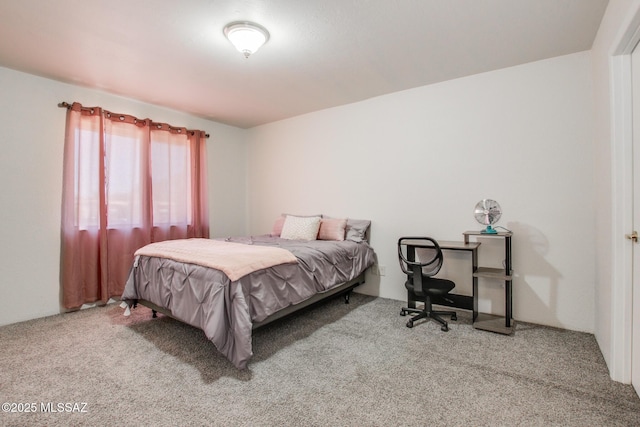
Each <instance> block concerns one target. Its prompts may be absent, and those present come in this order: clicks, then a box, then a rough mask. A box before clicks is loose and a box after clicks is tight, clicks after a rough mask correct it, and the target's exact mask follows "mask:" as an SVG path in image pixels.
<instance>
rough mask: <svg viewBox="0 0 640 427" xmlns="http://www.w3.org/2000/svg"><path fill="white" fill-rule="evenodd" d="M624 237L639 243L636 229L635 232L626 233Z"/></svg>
mask: <svg viewBox="0 0 640 427" xmlns="http://www.w3.org/2000/svg"><path fill="white" fill-rule="evenodd" d="M624 237H626V238H627V239H629V240H633V242H634V243H638V232H637V231H635V230H633V233H631V234H625V235H624Z"/></svg>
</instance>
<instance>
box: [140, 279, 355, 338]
mask: <svg viewBox="0 0 640 427" xmlns="http://www.w3.org/2000/svg"><path fill="white" fill-rule="evenodd" d="M364 276H365V272H364V271H363V272H362V273H361V274H360V275H359V276H358V277H356V278H354V279H352V280H350V281H348V282H345V283H343V284H341V285H338V286H334V287H333V288H331V289H329V290H327V291H324V292H320V293H317V294H315V295H313V296H312V297H311V298H308V299H306V300H304V301H302V302H300V303H298V304H295V305H290V306H288V307H285V308H283V309H282V310H279V311H276V312H275V313H273V314H272V315H270V316H267V317H266V318H265V319H264V320H262V321H261V322H255V323H253V326H252V329H253V330H256V329H258V328H260V327H262V326H265V325H267V324H269V323H271V322H273V321H275V320H278V319H281V318H283V317H287V316H290V315H291V314H293V313H296V312H298V311H300V310H303V309H305V308H307V307H309V306H311V305H314V304H317V303H320V302H322V301H326V300H329V299H331V298H333V297H337V296H339V295H344V303H345V304H349V297H350V296H351V292H352V291H353V289H354V288H355V287H357V286H360V285H362V284H363V283H364ZM138 304H140V305H143V306H145V307H148V308H150V309H151V312H152V317H154V318H156V317H158V315H157V314H158V313H162V314H164V315H165V316H169V317H173V315H172V314H171V311H169V310H167V309H166V308H163V307H160V306H158V305H156V304H154V303H152V302H151V301H147V300H144V299H139V300H137V301H136V302H135V303H134V304H133V308H136V306H137V305H138ZM176 320H178V321H179V319H176Z"/></svg>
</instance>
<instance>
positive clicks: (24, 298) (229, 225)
mask: <svg viewBox="0 0 640 427" xmlns="http://www.w3.org/2000/svg"><path fill="white" fill-rule="evenodd" d="M0 93H1V94H2V95H1V96H0V147H1V151H0V152H1V153H2V154H1V155H0V183H1V184H0V203H1V208H0V243H1V244H0V295H2V298H0V325H4V324H8V323H14V322H18V321H22V320H27V319H32V318H37V317H42V316H47V315H52V314H56V313H59V312H60V304H59V300H60V295H59V292H60V280H59V279H60V268H59V266H60V206H61V196H62V151H63V140H64V126H65V110H64V109H61V108H58V107H57V104H58V102H60V101H68V102H73V101H78V102H81V103H82V104H84V105H100V106H102V107H104V108H106V109H108V110H111V111H115V112H121V113H127V114H132V115H134V116H137V117H149V118H152V119H154V120H156V121H160V122H167V123H170V124H173V125H177V126H186V127H188V128H195V129H202V130H205V131H206V132H207V133H209V134H210V135H211V138H210V139H209V142H208V144H207V148H208V157H209V188H210V191H209V193H210V199H211V201H210V205H211V208H210V219H211V233H212V235H214V236H224V235H229V234H244V233H246V225H247V224H246V215H245V214H246V191H245V189H246V182H245V181H246V180H245V177H246V171H245V158H246V144H244V138H245V135H246V131H244V130H241V129H237V128H233V127H230V126H224V125H221V124H219V123H215V122H212V121H209V120H204V119H201V118H198V117H194V116H190V115H187V114H184V113H179V112H176V111H172V110H169V109H165V108H160V107H157V106H153V105H149V104H144V103H140V102H136V101H133V100H129V99H126V98H121V97H117V96H112V95H108V94H105V93H102V92H99V91H95V90H89V89H85V88H81V87H78V86H73V85H68V84H63V83H59V82H56V81H53V80H48V79H44V78H40V77H35V76H32V75H29V74H24V73H20V72H16V71H13V70H9V69H6V68H0Z"/></svg>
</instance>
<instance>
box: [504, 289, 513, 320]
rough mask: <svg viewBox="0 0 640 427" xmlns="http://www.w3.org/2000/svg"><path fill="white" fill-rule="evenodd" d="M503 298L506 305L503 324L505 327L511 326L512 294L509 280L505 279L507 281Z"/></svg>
mask: <svg viewBox="0 0 640 427" xmlns="http://www.w3.org/2000/svg"><path fill="white" fill-rule="evenodd" d="M504 292H505V300H506V307H505V322H504V325H505V326H506V327H507V328H510V327H511V316H513V313H512V310H513V307H512V294H511V280H507V282H506V283H505V290H504Z"/></svg>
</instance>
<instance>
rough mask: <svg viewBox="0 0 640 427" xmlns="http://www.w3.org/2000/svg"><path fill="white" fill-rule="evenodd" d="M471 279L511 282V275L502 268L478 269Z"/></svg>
mask: <svg viewBox="0 0 640 427" xmlns="http://www.w3.org/2000/svg"><path fill="white" fill-rule="evenodd" d="M473 277H486V278H488V279H499V280H511V277H512V276H511V275H510V274H507V273H506V272H505V271H504V269H502V268H491V267H478V268H477V269H476V271H475V272H474V273H473Z"/></svg>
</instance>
